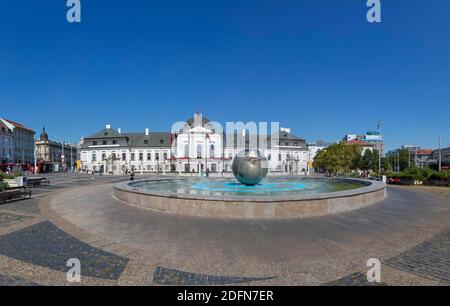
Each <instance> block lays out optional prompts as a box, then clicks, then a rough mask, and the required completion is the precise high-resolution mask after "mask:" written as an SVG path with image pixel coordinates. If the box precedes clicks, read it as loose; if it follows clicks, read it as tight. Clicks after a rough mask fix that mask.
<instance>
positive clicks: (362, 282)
mask: <svg viewBox="0 0 450 306" xmlns="http://www.w3.org/2000/svg"><path fill="white" fill-rule="evenodd" d="M385 285H386V284H385V283H376V282H372V283H369V282H368V281H367V277H366V275H365V274H363V273H360V272H356V273H353V274H350V275H348V276H345V277H343V278H340V279H338V280H335V281H332V282H329V283H325V284H323V286H385Z"/></svg>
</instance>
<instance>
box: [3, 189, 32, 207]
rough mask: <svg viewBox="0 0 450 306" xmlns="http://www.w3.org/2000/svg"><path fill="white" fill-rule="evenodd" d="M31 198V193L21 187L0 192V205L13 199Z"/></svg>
mask: <svg viewBox="0 0 450 306" xmlns="http://www.w3.org/2000/svg"><path fill="white" fill-rule="evenodd" d="M27 196H28V198H31V191H29V190H27V189H26V188H23V187H14V188H9V189H6V190H3V191H0V203H6V202H7V201H10V202H12V200H13V199H16V198H20V197H22V198H23V199H26V198H27Z"/></svg>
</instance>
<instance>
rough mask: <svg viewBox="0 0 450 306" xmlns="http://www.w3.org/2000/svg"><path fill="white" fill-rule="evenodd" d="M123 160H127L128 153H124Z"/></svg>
mask: <svg viewBox="0 0 450 306" xmlns="http://www.w3.org/2000/svg"><path fill="white" fill-rule="evenodd" d="M122 160H123V161H126V160H127V153H122Z"/></svg>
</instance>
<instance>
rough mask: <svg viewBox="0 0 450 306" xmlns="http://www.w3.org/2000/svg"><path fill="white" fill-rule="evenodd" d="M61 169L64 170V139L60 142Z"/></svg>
mask: <svg viewBox="0 0 450 306" xmlns="http://www.w3.org/2000/svg"><path fill="white" fill-rule="evenodd" d="M61 171H64V141H62V142H61Z"/></svg>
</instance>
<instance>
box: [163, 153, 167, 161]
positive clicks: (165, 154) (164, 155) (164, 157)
mask: <svg viewBox="0 0 450 306" xmlns="http://www.w3.org/2000/svg"><path fill="white" fill-rule="evenodd" d="M163 159H164V160H167V152H164V153H163Z"/></svg>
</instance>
